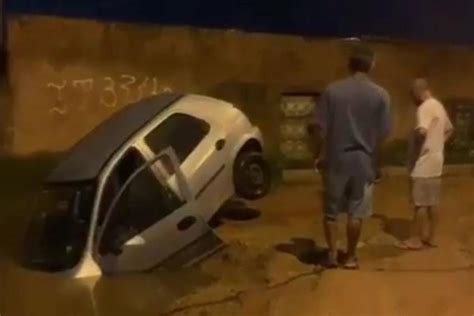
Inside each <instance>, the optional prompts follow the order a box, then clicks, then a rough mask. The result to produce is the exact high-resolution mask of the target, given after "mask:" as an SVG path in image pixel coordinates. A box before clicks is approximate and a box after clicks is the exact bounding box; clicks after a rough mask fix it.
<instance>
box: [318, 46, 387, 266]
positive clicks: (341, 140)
mask: <svg viewBox="0 0 474 316" xmlns="http://www.w3.org/2000/svg"><path fill="white" fill-rule="evenodd" d="M373 64H374V55H373V53H372V52H371V51H370V50H368V49H360V50H358V51H356V52H355V53H354V54H353V56H352V57H351V59H350V61H349V68H350V70H351V76H349V77H348V78H346V79H344V80H341V81H339V82H336V83H334V84H331V85H330V86H329V87H328V88H327V89H326V91H325V92H324V93H323V95H322V96H321V100H320V103H319V105H318V110H317V120H316V121H317V123H318V125H319V127H320V128H321V135H322V137H323V139H324V145H323V150H322V152H323V155H324V157H323V159H324V160H325V161H326V164H325V165H326V173H325V187H326V201H325V202H326V203H325V204H326V205H325V220H324V223H325V225H324V228H325V233H326V240H327V242H328V245H329V250H330V252H329V258H328V265H329V266H335V265H336V256H337V249H336V240H335V238H336V237H335V236H336V227H337V223H336V221H337V217H338V214H339V212H340V211H341V210H342V208H343V207H347V211H348V213H349V219H348V229H347V234H348V236H347V237H348V246H347V260H346V263H345V267H346V268H356V267H357V266H358V263H357V257H356V247H357V242H358V239H359V235H360V230H361V224H362V220H363V219H364V218H366V217H368V216H370V215H371V211H372V208H371V204H372V184H373V182H374V180H375V167H376V161H375V159H376V155H377V152H378V149H379V147H380V144H381V142H382V141H383V140H384V139H385V137H386V136H387V135H388V133H389V131H390V114H389V112H390V109H389V97H388V94H387V93H386V91H385V90H384V89H383V88H381V87H379V86H377V85H376V84H375V83H373V82H372V81H371V80H370V79H369V77H368V73H369V71H370V70H371V69H372V67H373Z"/></svg>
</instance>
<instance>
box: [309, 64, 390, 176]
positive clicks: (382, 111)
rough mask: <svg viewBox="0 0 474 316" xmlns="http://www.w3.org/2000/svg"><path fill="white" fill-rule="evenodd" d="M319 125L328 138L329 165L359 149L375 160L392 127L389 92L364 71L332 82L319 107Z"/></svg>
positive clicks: (327, 156)
mask: <svg viewBox="0 0 474 316" xmlns="http://www.w3.org/2000/svg"><path fill="white" fill-rule="evenodd" d="M316 124H317V125H318V126H319V128H320V130H321V136H322V137H323V138H324V140H325V148H324V150H325V153H326V161H327V168H328V169H331V168H338V167H337V166H338V165H339V164H340V163H342V162H343V161H347V160H346V159H342V156H343V155H344V153H347V152H352V151H360V152H363V153H365V154H367V156H368V157H370V158H371V159H374V155H376V154H377V150H378V147H379V146H380V144H381V142H382V141H383V140H384V139H385V138H386V137H387V136H388V134H389V133H390V130H391V116H390V100H389V95H388V93H387V92H386V91H385V90H384V89H383V88H382V87H380V86H378V85H376V84H375V83H373V82H372V81H371V80H370V79H369V78H368V77H367V76H366V75H364V74H360V73H358V74H355V75H353V76H350V77H348V78H346V79H344V80H341V81H338V82H336V83H333V84H331V85H329V87H328V88H327V89H326V90H325V91H324V93H323V94H322V96H321V98H320V102H319V104H318V106H317V110H316Z"/></svg>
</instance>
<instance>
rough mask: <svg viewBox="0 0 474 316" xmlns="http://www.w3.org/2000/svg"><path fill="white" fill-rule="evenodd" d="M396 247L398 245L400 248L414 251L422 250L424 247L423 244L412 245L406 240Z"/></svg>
mask: <svg viewBox="0 0 474 316" xmlns="http://www.w3.org/2000/svg"><path fill="white" fill-rule="evenodd" d="M395 247H397V248H399V249H403V250H412V251H418V250H422V249H423V248H424V247H423V244H421V245H420V246H413V245H410V244H409V243H408V242H406V241H401V242H399V243H397V244H396V245H395Z"/></svg>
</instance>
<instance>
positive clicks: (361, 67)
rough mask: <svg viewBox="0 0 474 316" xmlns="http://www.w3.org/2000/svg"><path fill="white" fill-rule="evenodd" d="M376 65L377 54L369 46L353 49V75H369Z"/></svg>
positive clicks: (351, 61)
mask: <svg viewBox="0 0 474 316" xmlns="http://www.w3.org/2000/svg"><path fill="white" fill-rule="evenodd" d="M374 65H375V54H374V52H373V51H372V50H371V49H370V48H369V47H367V46H364V45H357V46H355V47H354V48H353V50H352V53H351V56H350V58H349V70H350V71H351V73H356V72H362V73H369V72H370V71H371V70H372V68H373V67H374Z"/></svg>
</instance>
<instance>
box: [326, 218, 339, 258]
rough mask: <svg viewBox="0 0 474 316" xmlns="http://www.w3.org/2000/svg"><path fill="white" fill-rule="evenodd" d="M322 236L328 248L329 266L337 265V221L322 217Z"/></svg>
mask: <svg viewBox="0 0 474 316" xmlns="http://www.w3.org/2000/svg"><path fill="white" fill-rule="evenodd" d="M324 236H325V237H326V243H327V245H328V248H329V258H328V260H329V262H328V265H329V266H336V265H337V221H335V220H331V219H324Z"/></svg>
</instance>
